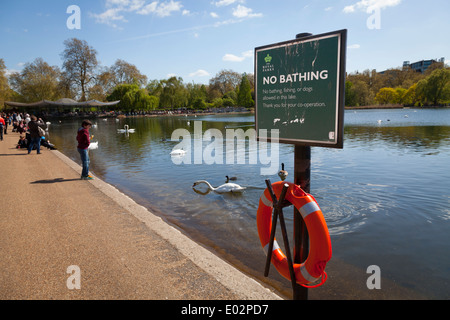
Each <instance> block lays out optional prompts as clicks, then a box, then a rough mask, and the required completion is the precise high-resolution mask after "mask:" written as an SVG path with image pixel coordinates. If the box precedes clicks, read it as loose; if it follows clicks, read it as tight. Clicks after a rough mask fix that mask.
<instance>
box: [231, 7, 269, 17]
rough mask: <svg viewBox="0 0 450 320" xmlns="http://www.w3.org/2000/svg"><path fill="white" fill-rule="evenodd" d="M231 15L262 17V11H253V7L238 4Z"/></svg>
mask: <svg viewBox="0 0 450 320" xmlns="http://www.w3.org/2000/svg"><path fill="white" fill-rule="evenodd" d="M233 16H235V17H236V18H256V17H262V16H263V15H262V13H253V9H251V8H247V7H245V6H241V5H238V6H237V7H236V8H235V9H233Z"/></svg>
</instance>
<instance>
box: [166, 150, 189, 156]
mask: <svg viewBox="0 0 450 320" xmlns="http://www.w3.org/2000/svg"><path fill="white" fill-rule="evenodd" d="M186 152H187V151H186V150H183V149H175V150H173V151H172V152H171V153H170V155H171V156H184V155H185V154H186Z"/></svg>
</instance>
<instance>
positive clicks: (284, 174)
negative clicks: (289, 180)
mask: <svg viewBox="0 0 450 320" xmlns="http://www.w3.org/2000/svg"><path fill="white" fill-rule="evenodd" d="M278 176H279V177H280V179H281V181H284V180H286V177H287V176H288V172H287V171H286V170H284V163H282V164H281V170H280V171H279V172H278Z"/></svg>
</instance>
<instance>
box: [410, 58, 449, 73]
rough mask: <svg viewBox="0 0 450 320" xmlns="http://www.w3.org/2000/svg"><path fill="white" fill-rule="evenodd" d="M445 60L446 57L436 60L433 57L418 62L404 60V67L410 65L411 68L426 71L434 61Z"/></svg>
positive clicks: (421, 71)
mask: <svg viewBox="0 0 450 320" xmlns="http://www.w3.org/2000/svg"><path fill="white" fill-rule="evenodd" d="M444 61H445V58H441V59H439V60H434V59H432V60H422V61H417V62H414V63H409V61H404V62H403V68H408V67H409V68H411V69H413V70H415V71H417V72H420V73H424V72H425V71H427V69H428V68H429V67H430V66H431V65H432V64H433V63H436V62H444Z"/></svg>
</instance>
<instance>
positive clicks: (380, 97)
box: [375, 88, 397, 104]
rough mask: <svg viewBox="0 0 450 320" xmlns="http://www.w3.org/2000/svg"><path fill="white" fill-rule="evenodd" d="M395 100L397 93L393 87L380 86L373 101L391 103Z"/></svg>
mask: <svg viewBox="0 0 450 320" xmlns="http://www.w3.org/2000/svg"><path fill="white" fill-rule="evenodd" d="M396 100H397V93H396V92H395V89H393V88H381V89H380V91H378V93H377V95H376V96H375V101H377V102H378V103H379V104H391V103H395V101H396Z"/></svg>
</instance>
